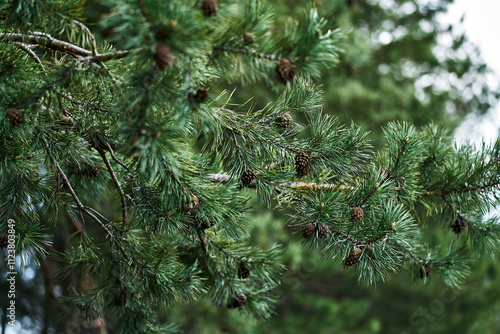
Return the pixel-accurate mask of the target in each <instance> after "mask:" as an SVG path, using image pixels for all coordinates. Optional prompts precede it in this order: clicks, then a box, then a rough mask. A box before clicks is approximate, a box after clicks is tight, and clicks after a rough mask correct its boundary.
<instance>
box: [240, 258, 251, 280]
mask: <svg viewBox="0 0 500 334" xmlns="http://www.w3.org/2000/svg"><path fill="white" fill-rule="evenodd" d="M248 276H250V269H249V268H248V267H247V266H246V264H245V263H243V262H241V263H240V266H239V268H238V277H239V278H241V279H245V278H248Z"/></svg>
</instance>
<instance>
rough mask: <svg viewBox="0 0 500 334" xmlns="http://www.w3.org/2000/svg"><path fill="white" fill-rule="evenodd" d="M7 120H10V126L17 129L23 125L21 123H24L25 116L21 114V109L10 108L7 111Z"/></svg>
mask: <svg viewBox="0 0 500 334" xmlns="http://www.w3.org/2000/svg"><path fill="white" fill-rule="evenodd" d="M7 118H8V119H9V121H10V124H12V126H15V127H17V126H19V125H21V123H22V122H23V115H22V114H21V112H20V111H19V109H16V108H10V109H9V110H8V111H7Z"/></svg>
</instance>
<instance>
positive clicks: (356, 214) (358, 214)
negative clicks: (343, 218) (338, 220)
mask: <svg viewBox="0 0 500 334" xmlns="http://www.w3.org/2000/svg"><path fill="white" fill-rule="evenodd" d="M361 219H363V209H362V208H361V207H360V206H357V207H355V208H354V209H352V210H351V221H352V222H359V221H360V220H361Z"/></svg>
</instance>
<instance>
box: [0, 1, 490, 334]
mask: <svg viewBox="0 0 500 334" xmlns="http://www.w3.org/2000/svg"><path fill="white" fill-rule="evenodd" d="M231 2H232V1H229V0H220V1H219V5H220V6H224V5H225V4H227V3H231ZM452 2H453V1H452V0H440V1H438V0H435V1H433V0H426V1H424V0H422V1H420V0H383V1H376V0H318V1H315V5H316V6H317V8H318V10H319V12H320V14H321V15H322V16H324V17H326V18H328V20H329V22H330V25H331V29H336V28H340V29H341V31H342V34H343V40H342V43H341V49H342V50H343V53H342V55H341V61H340V64H339V65H338V66H337V67H336V68H332V69H330V71H328V72H325V73H324V75H323V77H322V78H321V80H320V83H321V84H323V89H324V91H325V103H324V106H323V108H324V111H325V112H327V113H329V114H331V115H334V116H336V117H338V118H339V119H340V121H341V122H342V123H344V124H349V123H351V121H352V122H355V123H357V124H358V125H360V126H361V127H362V128H363V129H365V130H370V131H371V139H372V140H373V144H374V145H375V146H376V147H380V146H381V145H382V142H381V141H379V139H378V138H382V135H381V126H383V125H385V124H386V123H387V122H388V121H393V120H400V121H413V122H414V124H415V125H416V126H417V127H421V126H423V125H426V124H428V123H429V122H432V121H433V122H436V123H446V124H447V125H448V126H449V127H455V126H457V125H458V124H459V123H460V121H461V120H462V119H463V118H464V116H465V115H467V114H469V113H473V112H474V113H485V112H486V111H488V110H489V109H490V108H491V106H492V105H494V104H495V103H496V100H497V99H498V97H499V95H498V94H499V93H497V92H492V91H490V89H489V88H488V86H487V82H486V80H487V77H488V75H491V73H490V72H489V69H488V68H487V66H486V65H485V64H484V62H483V61H482V60H481V57H480V55H479V52H478V50H477V49H476V48H475V47H474V46H473V45H471V44H470V43H469V42H468V41H467V38H466V37H465V36H464V35H461V34H456V33H455V28H454V27H453V26H449V27H448V26H442V25H441V24H440V23H439V21H438V19H437V15H438V14H440V13H442V12H444V11H446V8H447V6H449V5H450V4H451V3H452ZM267 3H268V5H269V6H272V7H273V8H274V11H275V13H276V18H277V19H278V22H279V23H280V24H282V25H283V26H284V24H285V21H286V20H287V18H288V17H298V16H299V13H301V12H302V11H303V10H304V8H305V6H306V4H307V3H306V2H305V1H300V0H268V1H267ZM108 10H109V9H108V8H106V7H105V6H97V5H96V4H95V3H94V1H92V0H88V1H87V9H86V11H85V14H84V16H85V17H86V20H85V21H86V23H87V24H88V26H90V28H91V29H92V31H93V32H94V33H95V34H96V36H97V37H98V38H103V37H105V38H107V37H109V35H110V34H112V33H113V32H112V31H111V30H109V29H103V28H102V27H101V26H100V25H99V22H100V21H101V19H102V17H104V16H106V15H107V14H108ZM276 29H280V26H277V27H276ZM270 88H273V89H270ZM233 89H235V91H234V94H233V96H232V102H233V103H243V102H245V101H248V100H249V99H251V103H253V104H255V107H256V108H259V109H260V108H263V107H264V106H265V105H266V104H268V103H270V102H272V101H274V100H275V99H276V98H277V96H278V95H279V90H280V89H281V87H268V86H265V85H261V84H255V85H246V86H241V85H240V83H237V82H232V83H228V82H227V81H226V80H224V78H221V79H220V80H219V82H218V83H217V84H216V85H214V86H212V87H210V94H211V96H213V97H215V96H217V95H218V94H219V93H220V92H222V91H223V90H227V91H232V90H233ZM248 193H249V194H254V193H253V192H252V191H248ZM256 205H257V204H255V206H256ZM253 219H254V221H253V227H254V228H253V230H252V238H253V241H254V242H255V243H259V244H262V245H263V246H264V247H265V246H271V245H272V244H273V243H275V242H278V243H281V244H283V245H284V246H285V249H286V252H285V255H284V262H285V265H286V266H287V268H288V269H287V271H286V273H285V274H284V276H283V280H282V285H281V287H280V288H279V289H278V290H277V291H276V293H277V294H278V295H279V296H280V303H279V304H278V306H277V308H276V314H275V316H274V317H272V318H271V319H270V320H268V321H266V322H254V321H253V320H248V318H246V317H243V315H242V314H241V313H240V312H239V311H237V310H229V311H224V312H221V311H220V310H217V309H214V307H213V304H212V303H211V302H210V301H209V300H208V299H203V300H200V301H198V302H193V303H189V304H187V305H184V306H182V307H178V308H177V309H175V310H172V312H170V313H169V314H167V315H161V317H166V318H168V320H170V321H172V322H174V323H177V324H180V325H181V329H182V330H183V331H184V332H186V333H304V332H311V333H448V332H457V333H478V332H482V333H495V332H500V317H499V314H500V287H499V286H498V284H497V282H498V281H499V279H500V269H499V268H498V266H495V265H494V263H493V261H490V262H488V260H486V257H484V258H483V259H482V260H481V261H476V262H475V263H473V264H472V266H471V268H472V272H473V273H472V275H471V276H470V279H469V280H468V283H467V284H466V285H464V286H463V287H462V288H461V289H460V290H454V291H453V290H448V289H447V288H446V287H445V284H444V283H443V282H442V281H440V280H439V279H438V277H436V278H433V277H432V276H431V277H430V278H429V279H427V280H426V282H425V284H424V282H423V281H417V282H414V281H413V280H412V279H411V278H409V277H407V276H403V275H394V276H393V277H392V278H391V280H390V281H388V282H379V283H378V284H377V285H376V286H373V287H366V286H364V285H362V284H360V283H358V282H357V279H356V277H355V276H354V275H353V274H352V273H351V272H350V271H349V270H343V269H342V268H338V267H332V265H331V263H329V262H327V261H322V259H321V257H320V256H319V255H318V254H315V253H313V252H311V251H309V250H308V249H307V247H303V246H302V245H301V241H300V239H299V237H298V236H296V235H294V234H293V233H292V230H291V229H288V228H287V227H286V225H287V218H286V212H276V211H273V212H270V211H267V210H265V209H264V208H262V210H260V212H255V214H254V215H253ZM431 225H432V224H431ZM448 232H449V231H445V230H443V229H441V228H434V227H433V226H429V227H428V228H427V231H426V233H428V236H429V237H430V238H429V240H433V242H435V243H440V242H444V240H449V239H450V238H455V239H456V238H457V237H456V236H455V235H453V233H448ZM461 238H463V236H462V237H461ZM447 242H448V241H447ZM457 242H458V243H460V242H463V240H460V239H457ZM448 243H449V242H448ZM35 272H36V271H33V272H32V273H35ZM38 273H39V271H38ZM36 275H39V274H36ZM25 278H29V279H27V280H26V281H24V282H18V286H17V288H18V290H19V295H20V296H31V297H30V298H36V297H35V296H37V294H39V293H40V291H39V289H36V286H37V282H38V284H43V283H41V282H43V279H44V278H43V277H39V276H33V275H32V276H30V275H25ZM45 279H46V278H45ZM2 286H3V285H2ZM2 295H5V293H2ZM21 300H22V301H21V306H20V307H23V308H26V310H27V313H31V314H33V318H32V321H33V322H34V323H36V322H37V318H36V315H37V314H40V312H39V311H37V310H36V309H35V308H33V307H31V306H30V302H29V299H26V300H24V298H22V299H21ZM23 313H24V312H23Z"/></svg>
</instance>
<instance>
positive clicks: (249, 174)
mask: <svg viewBox="0 0 500 334" xmlns="http://www.w3.org/2000/svg"><path fill="white" fill-rule="evenodd" d="M256 178H257V176H256V175H255V173H254V172H253V171H251V170H246V171H244V172H243V174H241V183H243V185H244V186H245V187H248V186H249V185H250V183H252V181H253V180H255V179H256Z"/></svg>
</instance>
